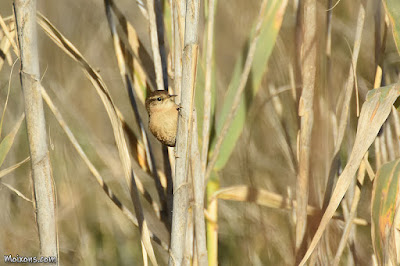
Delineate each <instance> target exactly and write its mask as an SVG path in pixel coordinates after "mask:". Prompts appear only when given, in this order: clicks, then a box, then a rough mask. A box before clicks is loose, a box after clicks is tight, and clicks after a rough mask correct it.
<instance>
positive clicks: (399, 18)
mask: <svg viewBox="0 0 400 266" xmlns="http://www.w3.org/2000/svg"><path fill="white" fill-rule="evenodd" d="M383 2H384V3H385V9H386V14H387V15H388V16H389V19H390V22H391V24H392V27H393V38H394V40H395V42H396V46H397V51H398V52H399V54H400V1H398V0H384V1H383Z"/></svg>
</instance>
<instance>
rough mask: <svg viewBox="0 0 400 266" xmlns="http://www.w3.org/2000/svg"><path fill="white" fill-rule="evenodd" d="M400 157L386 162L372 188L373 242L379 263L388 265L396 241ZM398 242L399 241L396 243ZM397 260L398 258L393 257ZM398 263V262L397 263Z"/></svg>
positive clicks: (399, 195)
mask: <svg viewBox="0 0 400 266" xmlns="http://www.w3.org/2000/svg"><path fill="white" fill-rule="evenodd" d="M399 181H400V159H398V160H396V161H392V162H389V163H387V164H384V165H383V166H382V167H381V168H380V169H379V171H378V173H377V175H376V178H375V181H374V188H373V190H372V209H371V216H372V227H371V234H372V244H373V247H374V251H375V255H376V258H377V260H378V264H379V265H388V262H389V261H390V260H391V258H390V257H391V256H392V254H396V253H395V252H394V253H393V252H392V251H393V248H394V246H393V245H391V244H392V243H395V241H394V239H395V230H394V229H395V227H396V225H398V224H399V221H397V222H396V221H395V216H396V215H395V214H396V209H397V206H396V204H397V202H398V200H399V197H400V194H399ZM396 244H398V243H396ZM392 260H393V261H396V258H392ZM395 264H396V263H395Z"/></svg>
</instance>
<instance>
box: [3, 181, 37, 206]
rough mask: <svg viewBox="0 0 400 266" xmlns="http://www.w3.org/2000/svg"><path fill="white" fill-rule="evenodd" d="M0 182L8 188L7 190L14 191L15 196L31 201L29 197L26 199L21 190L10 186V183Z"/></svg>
mask: <svg viewBox="0 0 400 266" xmlns="http://www.w3.org/2000/svg"><path fill="white" fill-rule="evenodd" d="M0 184H2V185H3V186H5V187H6V188H8V189H9V190H11V191H12V192H14V193H15V194H17V196H19V197H20V198H21V199H23V200H26V201H27V202H30V203H33V201H32V200H31V199H28V198H27V197H26V196H25V195H24V194H23V193H22V192H21V191H19V190H17V189H16V188H14V187H13V186H11V185H9V184H7V183H4V182H0Z"/></svg>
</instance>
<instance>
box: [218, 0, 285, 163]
mask: <svg viewBox="0 0 400 266" xmlns="http://www.w3.org/2000/svg"><path fill="white" fill-rule="evenodd" d="M286 4H287V1H280V0H274V1H269V2H268V5H267V11H266V14H265V17H264V20H263V24H262V28H261V32H260V37H259V40H258V44H257V48H256V52H255V55H254V61H253V65H252V68H251V73H250V77H249V80H248V82H247V85H246V89H245V91H244V94H243V96H242V99H241V103H240V107H239V110H238V112H237V115H236V117H235V118H234V119H233V122H232V125H231V127H230V129H229V131H228V134H227V135H226V137H225V139H224V141H223V143H222V147H221V151H220V153H219V156H218V160H217V162H216V164H215V167H214V169H215V170H220V169H222V168H223V167H224V166H225V164H226V162H227V161H228V159H229V157H230V155H231V153H232V151H233V149H234V147H235V144H236V142H237V140H238V139H239V137H240V135H241V134H242V131H243V127H244V123H245V120H246V115H247V112H248V109H249V106H250V105H251V103H252V101H253V99H254V96H255V95H256V93H257V91H258V90H259V88H260V85H261V79H262V77H263V75H264V74H265V72H266V71H267V63H268V59H269V56H270V55H271V52H272V49H273V47H274V45H275V41H276V37H277V36H278V33H279V30H280V28H281V25H282V19H283V15H284V13H285V9H286ZM254 34H255V32H254V30H253V32H252V34H251V36H253V35H254ZM249 40H252V38H251V37H250V38H249ZM243 67H244V60H243V55H241V56H239V58H238V60H237V62H236V65H235V68H234V72H233V76H232V79H231V82H230V84H229V88H228V91H227V93H226V96H225V99H224V105H223V107H222V111H221V115H220V117H219V119H218V121H217V124H216V134H215V136H214V138H212V140H211V152H212V150H213V146H214V145H215V142H216V137H218V136H219V133H220V132H221V130H222V126H223V124H224V122H225V120H226V118H227V116H228V114H229V113H230V112H231V107H232V103H233V99H234V96H235V93H236V91H235V90H236V89H237V88H238V84H239V80H240V75H241V73H242V71H243Z"/></svg>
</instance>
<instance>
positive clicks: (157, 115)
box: [146, 90, 179, 147]
mask: <svg viewBox="0 0 400 266" xmlns="http://www.w3.org/2000/svg"><path fill="white" fill-rule="evenodd" d="M175 97H176V95H169V94H168V92H167V91H165V90H162V91H161V90H160V91H158V90H157V91H153V92H151V93H150V94H149V96H148V97H147V99H146V109H147V112H148V113H149V129H150V131H151V133H152V134H153V135H154V136H155V137H156V138H157V139H158V140H159V141H160V142H161V143H163V144H164V145H167V146H170V147H175V141H176V128H177V125H178V112H179V105H177V104H176V103H175V102H174V98H175Z"/></svg>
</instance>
